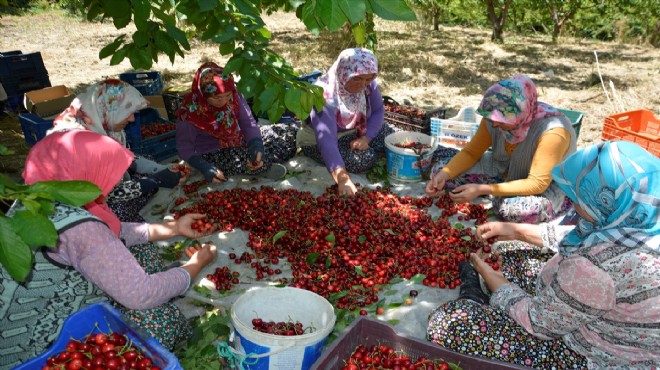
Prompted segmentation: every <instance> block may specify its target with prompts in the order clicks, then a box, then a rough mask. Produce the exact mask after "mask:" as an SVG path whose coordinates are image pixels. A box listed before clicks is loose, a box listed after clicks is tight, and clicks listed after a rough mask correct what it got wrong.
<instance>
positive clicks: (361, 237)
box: [358, 235, 367, 244]
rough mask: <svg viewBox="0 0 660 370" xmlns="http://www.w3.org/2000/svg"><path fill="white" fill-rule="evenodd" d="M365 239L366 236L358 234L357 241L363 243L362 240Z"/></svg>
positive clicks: (364, 240)
mask: <svg viewBox="0 0 660 370" xmlns="http://www.w3.org/2000/svg"><path fill="white" fill-rule="evenodd" d="M366 241H367V237H366V236H364V235H360V236H358V243H360V244H363V243H364V242H366Z"/></svg>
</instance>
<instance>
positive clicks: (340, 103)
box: [316, 48, 378, 136]
mask: <svg viewBox="0 0 660 370" xmlns="http://www.w3.org/2000/svg"><path fill="white" fill-rule="evenodd" d="M372 73H378V60H377V59H376V56H375V55H374V53H373V52H371V50H368V49H363V48H354V49H346V50H344V51H342V52H341V53H340V54H339V57H338V58H337V60H336V61H335V63H334V64H333V65H332V67H330V69H329V70H328V72H327V73H326V74H325V75H323V76H321V78H319V79H318V81H316V85H319V86H321V87H323V97H324V98H325V101H326V104H327V105H328V106H329V107H330V108H334V109H336V110H337V125H338V126H339V127H341V128H345V129H353V128H355V129H357V134H358V136H364V135H365V134H366V133H367V96H366V94H365V92H363V91H360V92H359V93H355V94H352V93H350V92H348V91H347V90H346V89H345V88H344V86H345V85H346V83H347V82H348V81H349V80H350V79H351V78H353V77H355V76H359V75H365V74H372Z"/></svg>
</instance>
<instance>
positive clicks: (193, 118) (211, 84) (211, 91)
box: [176, 62, 244, 148]
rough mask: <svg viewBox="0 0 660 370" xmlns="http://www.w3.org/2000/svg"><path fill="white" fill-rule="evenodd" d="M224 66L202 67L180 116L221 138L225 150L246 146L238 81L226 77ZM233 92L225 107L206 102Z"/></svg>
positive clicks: (178, 115) (220, 142) (185, 100)
mask: <svg viewBox="0 0 660 370" xmlns="http://www.w3.org/2000/svg"><path fill="white" fill-rule="evenodd" d="M222 71H223V69H222V67H219V66H218V65H217V64H215V63H213V62H207V63H204V64H202V65H201V66H200V67H199V68H198V69H197V72H196V73H195V78H194V79H193V83H192V90H191V91H190V92H189V93H188V94H186V95H185V96H184V98H183V103H181V106H180V107H179V109H178V110H177V112H176V117H177V118H178V119H180V120H183V121H188V122H190V123H191V124H193V125H194V126H195V127H197V128H199V129H200V130H202V131H205V132H207V133H208V134H210V135H211V136H213V137H215V138H217V139H218V141H219V144H220V147H221V148H235V147H241V146H244V141H243V133H242V132H241V129H240V127H239V126H238V119H239V114H240V113H239V106H238V91H236V84H235V83H234V79H233V78H232V77H231V75H230V76H227V77H223V76H222ZM226 92H232V96H231V98H230V100H229V102H228V103H227V104H226V105H225V106H224V107H222V108H217V107H214V106H213V105H211V104H208V103H207V101H206V99H207V98H209V97H214V96H216V95H219V94H224V93H226Z"/></svg>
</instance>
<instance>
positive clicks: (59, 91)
mask: <svg viewBox="0 0 660 370" xmlns="http://www.w3.org/2000/svg"><path fill="white" fill-rule="evenodd" d="M75 97H76V94H74V93H72V92H71V91H70V90H69V89H68V88H67V87H66V86H64V85H59V86H53V87H47V88H45V89H40V90H33V91H30V92H26V93H25V98H24V100H23V105H25V109H26V110H27V111H28V112H29V113H34V114H36V115H37V116H39V117H41V118H53V117H54V116H57V115H58V114H60V113H62V111H64V110H65V109H66V108H68V107H69V105H70V104H71V101H73V99H74V98H75Z"/></svg>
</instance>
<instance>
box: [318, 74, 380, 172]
mask: <svg viewBox="0 0 660 370" xmlns="http://www.w3.org/2000/svg"><path fill="white" fill-rule="evenodd" d="M367 92H368V95H367V106H368V108H367V133H366V137H367V138H368V139H369V140H372V139H373V138H374V137H376V135H378V133H379V132H380V129H381V128H382V127H383V118H384V117H385V108H384V106H383V97H382V95H381V93H380V90H379V89H378V84H377V83H376V81H375V80H374V81H372V82H371V84H369V86H367ZM310 121H311V127H312V130H314V135H315V136H316V143H317V145H318V148H319V151H320V152H321V156H322V157H323V161H324V163H325V166H326V168H327V169H328V171H329V172H333V171H335V170H336V169H338V168H345V167H346V165H345V163H344V160H343V159H342V158H341V154H340V153H339V146H338V138H337V133H338V132H342V131H346V130H345V129H341V128H339V126H337V110H336V109H333V108H330V107H328V105H326V106H325V107H323V110H322V111H321V112H317V111H316V109H314V110H312V113H311V115H310Z"/></svg>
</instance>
